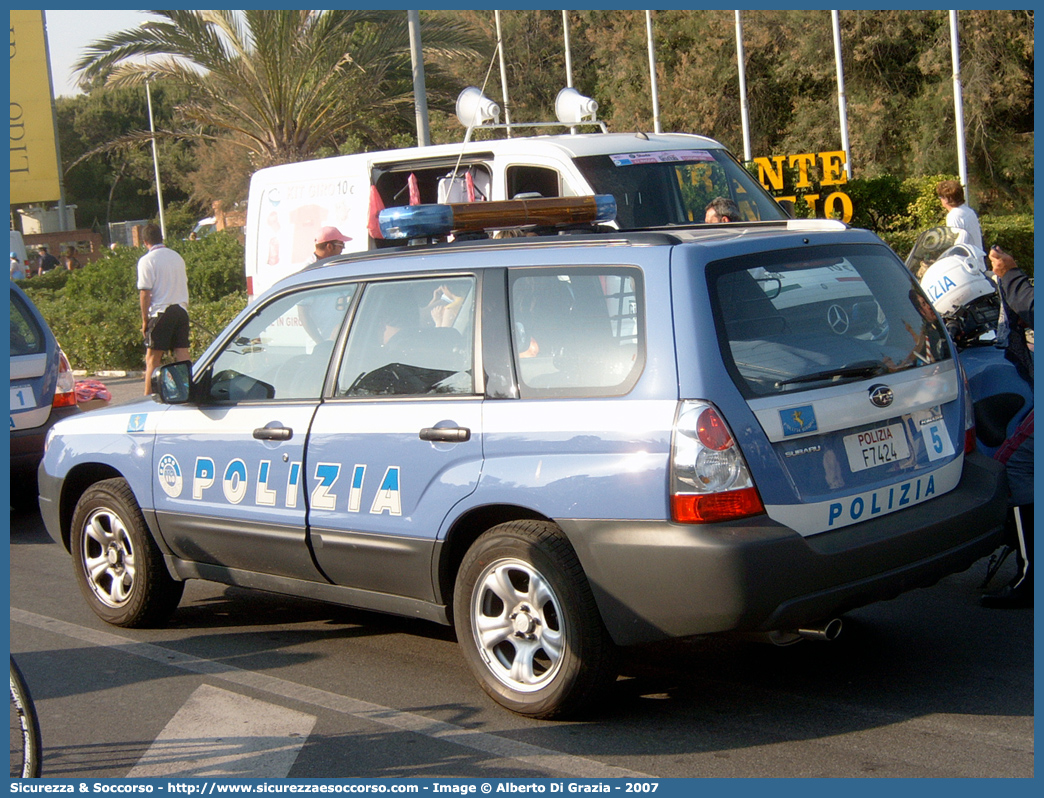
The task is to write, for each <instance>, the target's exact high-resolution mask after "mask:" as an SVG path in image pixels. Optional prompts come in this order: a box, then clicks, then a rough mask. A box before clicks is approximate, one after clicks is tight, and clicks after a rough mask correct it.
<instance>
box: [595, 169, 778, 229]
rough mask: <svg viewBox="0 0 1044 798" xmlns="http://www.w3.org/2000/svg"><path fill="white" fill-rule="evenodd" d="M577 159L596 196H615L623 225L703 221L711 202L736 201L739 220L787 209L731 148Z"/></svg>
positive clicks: (761, 217) (773, 217) (758, 218)
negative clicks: (743, 165)
mask: <svg viewBox="0 0 1044 798" xmlns="http://www.w3.org/2000/svg"><path fill="white" fill-rule="evenodd" d="M575 163H576V166H577V168H578V169H579V170H580V172H581V173H582V174H583V175H584V177H585V178H587V181H588V182H589V183H590V184H591V187H592V188H593V189H594V191H595V193H596V194H612V195H613V196H614V197H616V221H617V224H619V226H620V228H621V229H624V230H632V229H635V228H643V227H663V226H667V225H688V224H693V223H696V224H702V223H703V218H704V211H705V209H706V207H707V204H708V203H709V202H710V201H711V200H713V199H715V198H717V197H726V198H728V199H731V200H733V201H734V202H735V203H736V204H737V205H738V206H739V210H740V220H741V221H747V222H754V221H775V220H779V219H786V218H787V216H786V214H785V213H784V212H783V209H782V208H781V207H780V206H779V205H778V204H777V203H776V201H775V200H774V199H772V197H771V196H770V195H769V193H768V192H767V191H765V190H764V189H763V188H762V187H761V185H760V184H759V183H758V182H757V181H756V180H755V179H754V177H753V176H752V175H751V174H750V173H749V172H747V170H746V169H744V168H743V167H742V166H741V165H740V164H739V162H738V161H736V159H735V158H733V157H732V155H731V154H729V152H728V151H727V150H723V149H691V150H664V151H662V152H639V153H620V154H614V155H589V156H585V157H582V158H576V159H575Z"/></svg>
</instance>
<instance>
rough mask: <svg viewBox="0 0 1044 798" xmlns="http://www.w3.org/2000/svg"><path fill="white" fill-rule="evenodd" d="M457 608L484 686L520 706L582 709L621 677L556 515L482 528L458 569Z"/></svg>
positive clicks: (555, 711) (461, 637) (539, 710)
mask: <svg viewBox="0 0 1044 798" xmlns="http://www.w3.org/2000/svg"><path fill="white" fill-rule="evenodd" d="M453 617H454V623H455V624H456V628H457V641H458V642H459V643H460V646H461V649H462V650H463V651H464V657H465V659H466V660H467V663H468V666H469V667H470V668H471V670H472V671H473V672H474V674H475V676H476V677H477V679H478V681H479V684H480V685H481V686H482V689H483V690H485V691H486V692H487V693H488V694H489V695H490V697H491V698H492V699H493V700H494V701H496V702H497V703H498V704H500V705H501V706H503V707H505V708H507V709H510V710H511V711H512V712H517V713H519V714H520V715H526V716H528V717H533V718H552V717H563V716H566V715H576V714H578V713H580V712H581V711H582V710H583V709H584V708H586V707H587V706H589V705H590V704H591V702H592V701H594V699H595V698H597V697H598V695H599V694H600V693H601V692H602V691H603V690H604V689H605V688H606V687H607V686H608V684H609V683H610V682H611V681H612V680H613V679H614V677H615V676H616V656H615V655H616V648H615V646H614V645H613V642H612V640H611V639H610V638H609V634H608V632H607V631H606V629H605V625H604V624H603V623H602V619H601V616H600V615H599V614H598V608H597V606H596V605H595V600H594V596H593V595H592V593H591V587H590V585H589V584H588V582H587V577H586V576H585V575H584V571H583V568H582V567H581V566H580V561H579V560H578V559H577V557H576V553H575V552H574V551H573V547H572V546H571V545H570V544H569V541H568V540H566V538H565V536H564V535H563V534H562V532H561V530H560V529H559V528H558V527H557V526H555V525H554V524H552V523H548V522H544V521H513V522H509V523H506V524H500V525H499V526H495V527H493V528H492V529H490V530H489V531H487V532H486V533H484V534H483V535H482V536H481V537H479V538H478V540H476V541H475V543H474V544H472V546H471V548H470V549H469V550H468V552H467V554H466V555H465V556H464V560H463V562H462V563H461V566H460V570H459V571H458V573H457V582H456V588H455V590H454V596H453Z"/></svg>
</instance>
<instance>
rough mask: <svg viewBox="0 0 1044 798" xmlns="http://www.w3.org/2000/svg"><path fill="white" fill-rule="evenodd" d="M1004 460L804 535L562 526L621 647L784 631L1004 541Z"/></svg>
mask: <svg viewBox="0 0 1044 798" xmlns="http://www.w3.org/2000/svg"><path fill="white" fill-rule="evenodd" d="M1006 496H1007V482H1006V480H1005V476H1004V469H1003V467H1002V466H1000V465H999V464H998V463H996V462H994V461H993V460H990V459H989V458H987V457H985V456H983V455H981V454H978V453H974V454H972V455H970V456H968V457H966V458H965V464H964V472H963V474H962V476H961V481H960V483H959V484H958V486H957V487H956V488H955V489H954V490H952V491H950V492H949V493H947V494H946V495H944V496H940V497H938V498H936V499H933V500H931V501H929V502H925V503H923V504H919V505H916V506H914V507H911V508H909V509H906V510H901V511H899V512H895V513H892V514H890V515H887V516H885V517H883V518H878V519H875V520H873V521H867V522H865V523H862V524H856V525H853V526H849V527H844V528H842V529H838V530H835V531H832V532H824V533H821V534H819V535H814V536H811V537H808V538H803V537H801V536H800V535H799V534H797V533H796V532H794V531H793V530H791V529H789V528H788V527H785V526H783V525H781V524H778V523H776V522H774V521H772V520H771V519H769V518H767V517H760V518H755V519H745V520H743V521H740V522H735V523H726V524H712V525H693V526H685V525H680V524H671V523H665V522H656V521H600V520H573V521H563V520H559V521H558V523H559V524H560V525H561V527H562V529H563V530H564V531H565V533H566V535H567V536H568V537H569V539H570V541H571V542H572V544H573V547H574V549H575V550H576V552H577V556H578V557H579V558H580V561H581V563H582V564H583V566H584V570H585V572H586V573H587V576H588V579H589V580H590V582H591V587H592V589H593V590H594V594H595V598H596V600H597V602H598V606H599V610H600V611H601V614H602V618H603V620H604V621H605V624H606V627H607V628H608V630H609V633H610V634H611V635H612V637H613V639H614V641H615V642H616V643H617V644H619V645H631V644H636V643H643V642H649V641H653V640H660V639H665V638H669V637H684V636H688V635H694V634H708V633H713V632H724V631H751V632H754V631H773V630H792V629H797V628H799V627H803V626H806V625H808V624H812V623H815V622H817V621H822V620H826V619H829V618H832V617H835V616H836V615H838V614H840V613H843V612H846V611H847V610H851V609H855V608H856V607H860V606H864V605H866V604H870V603H872V602H874V601H880V600H883V599H889V598H894V597H895V596H897V595H899V594H901V593H903V592H905V591H907V590H911V589H913V588H917V587H924V586H928V585H931V584H934V583H935V582H937V581H938V580H939V579H941V578H942V577H944V576H947V575H948V574H951V573H956V572H958V571H963V570H965V569H967V568H968V567H970V566H971V565H972V564H973V563H974V562H975V561H976V560H978V559H980V558H981V557H984V556H986V555H987V554H989V553H990V552H992V551H993V550H994V549H996V548H997V546H999V545H1000V543H1001V540H1002V535H1003V529H1004V518H1005V514H1006V510H1007V499H1006Z"/></svg>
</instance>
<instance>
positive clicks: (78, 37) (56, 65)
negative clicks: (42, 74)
mask: <svg viewBox="0 0 1044 798" xmlns="http://www.w3.org/2000/svg"><path fill="white" fill-rule="evenodd" d="M44 15H45V18H46V20H47V48H48V52H49V53H50V60H51V80H52V82H53V83H54V95H55V97H72V96H73V95H75V94H79V93H80V91H79V89H77V88H76V81H75V80H74V79H73V77H72V66H73V64H74V63H76V62H77V61H78V60H79V59H80V58H81V57H82V56H83V50H84V48H85V47H86V46H87V45H88V44H90V43H91V42H93V41H95V40H97V39H101V38H102V37H104V36H107V35H108V34H110V33H116V32H117V31H121V30H126V29H127V28H133V27H136V26H137V25H140V24H141V23H142V22H144V21H145V20H147V19H153V17H152V15H150V14H146V13H144V12H142V11H129V10H121V11H70V10H65V11H45V12H44Z"/></svg>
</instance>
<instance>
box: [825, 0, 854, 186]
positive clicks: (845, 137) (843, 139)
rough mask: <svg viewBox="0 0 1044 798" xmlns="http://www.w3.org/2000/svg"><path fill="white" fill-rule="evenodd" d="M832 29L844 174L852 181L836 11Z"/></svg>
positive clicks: (831, 18)
mask: <svg viewBox="0 0 1044 798" xmlns="http://www.w3.org/2000/svg"><path fill="white" fill-rule="evenodd" d="M830 22H831V25H832V27H833V29H834V64H835V65H836V67H837V112H838V116H839V117H840V119H841V149H843V150H844V151H845V174H846V175H847V176H848V179H849V180H851V179H852V151H851V149H850V148H849V146H848V105H847V103H846V102H845V68H844V66H843V64H842V62H841V18H840V15H839V14H838V12H837V11H831V12H830Z"/></svg>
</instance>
